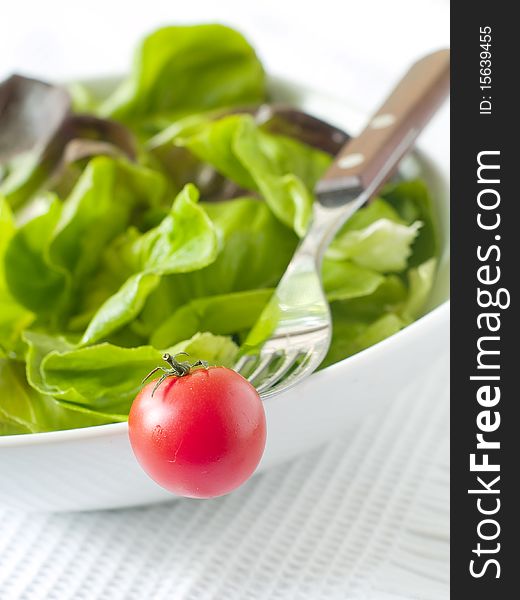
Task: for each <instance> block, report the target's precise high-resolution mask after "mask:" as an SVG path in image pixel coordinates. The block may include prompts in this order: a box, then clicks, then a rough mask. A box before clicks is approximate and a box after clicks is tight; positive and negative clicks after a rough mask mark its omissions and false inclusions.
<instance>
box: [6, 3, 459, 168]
mask: <svg viewBox="0 0 520 600" xmlns="http://www.w3.org/2000/svg"><path fill="white" fill-rule="evenodd" d="M448 9H449V3H448V0H392V1H388V0H314V1H309V0H298V1H294V0H220V1H218V0H210V1H208V0H182V1H181V0H139V1H136V0H126V1H123V0H83V1H73V0H68V1H63V0H33V1H27V0H10V1H9V2H7V1H6V2H5V4H4V7H3V9H2V14H1V16H0V77H5V76H7V75H8V74H10V73H12V72H15V71H18V72H22V73H23V74H26V75H32V76H38V77H43V78H49V79H54V80H66V79H71V78H80V77H88V76H92V75H103V74H114V73H121V72H125V71H126V70H127V69H128V68H129V65H130V62H131V56H132V49H133V47H134V45H135V42H136V40H138V39H139V38H140V37H141V36H142V35H143V34H145V33H146V32H149V31H151V30H153V29H154V28H155V27H158V26H160V25H165V24H172V23H197V22H214V21H219V22H224V23H227V24H230V25H234V26H236V27H238V28H240V29H241V30H242V32H243V33H245V34H246V35H247V37H248V38H249V39H250V40H251V41H252V43H253V44H254V45H255V47H256V48H257V49H258V52H259V54H260V56H261V58H262V59H263V60H264V62H265V64H266V67H267V69H268V70H270V71H271V72H274V73H275V74H280V75H285V76H290V77H292V78H293V79H296V80H301V81H304V82H307V83H310V84H312V85H314V86H319V87H320V88H322V89H327V90H330V91H334V92H337V93H340V94H341V96H343V97H347V98H348V99H349V101H350V102H351V103H352V105H353V106H357V107H360V108H361V109H362V110H363V111H367V112H369V111H371V110H374V109H375V108H376V105H377V104H378V103H379V101H380V99H381V98H382V97H383V95H384V94H385V93H386V92H387V91H388V90H389V89H390V87H391V85H392V84H393V83H394V82H395V80H396V79H397V78H398V77H399V76H400V74H401V73H402V72H403V71H404V70H405V69H406V67H407V66H408V65H409V64H410V62H411V61H413V60H414V59H416V58H418V57H419V56H420V55H421V54H425V53H427V52H430V51H432V50H436V49H439V48H441V47H446V46H449V14H448V13H449V10H448ZM439 123H442V125H436V127H435V130H436V131H437V132H439V134H438V135H437V136H436V140H435V143H436V145H440V144H443V141H444V144H443V153H444V152H446V153H447V151H448V144H447V109H445V110H444V114H443V115H442V116H441V117H440V118H439ZM445 165H447V161H445Z"/></svg>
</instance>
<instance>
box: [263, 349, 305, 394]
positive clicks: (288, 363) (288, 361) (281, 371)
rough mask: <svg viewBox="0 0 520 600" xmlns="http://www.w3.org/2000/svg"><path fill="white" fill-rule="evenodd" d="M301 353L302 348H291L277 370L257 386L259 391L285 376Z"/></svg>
mask: <svg viewBox="0 0 520 600" xmlns="http://www.w3.org/2000/svg"><path fill="white" fill-rule="evenodd" d="M300 355H301V351H300V350H291V351H289V352H287V353H286V355H285V357H284V359H283V361H282V363H281V364H280V365H279V367H278V368H277V369H276V371H275V372H274V373H272V374H271V375H269V377H267V378H266V379H264V381H262V383H261V384H260V385H259V386H258V387H257V388H256V389H257V390H258V393H259V394H261V393H262V391H263V390H266V389H269V387H270V386H272V385H273V384H275V383H276V382H277V381H278V380H279V379H280V378H281V377H283V376H284V375H285V374H286V373H287V371H289V369H290V368H291V367H292V366H293V365H294V363H295V362H296V360H297V359H298V357H299V356H300Z"/></svg>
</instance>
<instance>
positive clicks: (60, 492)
mask: <svg viewBox="0 0 520 600" xmlns="http://www.w3.org/2000/svg"><path fill="white" fill-rule="evenodd" d="M270 84H271V90H272V96H273V97H274V98H276V99H277V100H280V101H288V102H291V103H292V104H295V105H297V106H300V107H302V108H304V109H305V110H307V111H309V112H310V113H312V114H315V115H317V116H321V117H323V118H325V119H326V120H328V121H330V122H333V123H336V124H337V125H339V126H342V127H344V128H345V129H346V130H347V131H349V132H350V133H354V134H355V133H357V131H358V130H359V128H360V126H361V125H362V123H363V121H364V119H363V115H362V114H360V113H359V112H356V111H355V110H353V109H352V108H350V107H349V105H348V104H347V103H346V102H345V101H343V100H341V99H338V98H331V97H329V96H326V95H323V94H320V93H317V92H314V91H312V90H309V89H308V88H305V87H303V86H300V85H296V84H293V83H289V82H287V81H283V80H280V79H271V81H270ZM96 85H97V87H98V89H99V90H100V91H101V92H102V91H103V90H104V89H107V87H112V86H113V85H114V80H112V81H108V82H107V81H106V80H105V81H102V82H96ZM415 158H416V159H417V160H411V161H408V162H406V161H404V163H403V169H404V170H405V171H406V170H407V169H408V170H415V171H417V169H418V170H419V173H417V172H416V173H410V174H411V175H415V174H420V176H421V177H424V178H425V179H426V180H427V182H428V183H429V185H430V188H431V190H432V194H433V196H434V198H435V200H436V202H437V208H438V216H439V219H440V222H441V228H442V231H443V232H444V233H445V237H444V239H443V240H442V243H443V248H444V250H443V254H442V258H441V264H440V269H439V274H438V277H437V281H436V284H435V290H434V293H433V294H432V298H431V306H430V307H429V308H430V312H428V313H427V314H426V315H425V316H423V317H422V318H420V319H419V320H418V321H416V322H415V323H413V324H412V325H410V326H409V327H407V328H406V329H404V330H402V331H401V332H399V333H397V334H396V335H393V336H392V337H390V338H388V339H386V340H384V341H382V342H380V343H379V344H376V345H375V346H372V347H371V348H368V349H367V350H364V351H363V352H360V353H359V354H356V355H355V356H352V357H350V358H348V359H346V360H343V361H341V362H340V363H337V364H335V365H332V366H331V367H329V368H327V369H325V370H323V371H320V372H318V373H315V374H313V375H312V376H310V377H309V378H308V379H306V380H305V381H303V382H302V383H301V384H300V385H298V386H296V387H295V388H293V389H290V390H288V391H287V392H285V393H283V394H282V395H280V396H278V397H275V398H273V399H271V400H268V401H266V403H265V408H266V413H267V424H268V441H267V447H266V451H265V454H264V457H263V459H262V462H261V464H260V466H259V468H258V472H261V471H265V470H267V469H269V468H271V467H272V466H273V465H276V464H278V463H280V462H282V461H285V460H288V459H290V458H292V457H294V456H296V455H298V454H300V453H302V452H305V451H308V450H310V449H311V448H314V447H316V446H318V445H320V444H322V443H323V442H325V441H327V440H329V439H330V438H332V437H333V436H335V435H337V434H339V433H340V432H341V431H342V430H343V429H344V428H345V427H346V426H351V425H352V423H354V422H356V421H359V420H361V419H363V417H365V416H366V415H368V414H369V413H371V412H372V411H374V410H376V409H377V408H378V407H379V406H381V405H383V404H384V403H388V402H392V400H395V399H396V398H397V397H399V396H400V395H401V394H404V393H406V394H409V393H412V394H413V393H417V394H424V393H428V394H430V395H431V398H432V401H435V398H436V396H437V394H439V393H440V392H441V391H443V390H444V389H445V387H446V386H447V385H448V383H447V382H448V376H449V375H448V346H449V344H448V339H449V303H448V297H449V286H448V280H449V276H448V271H449V240H448V234H447V232H448V231H449V225H448V213H449V210H448V198H449V194H448V184H447V179H446V178H445V177H444V176H443V175H442V174H441V173H440V170H439V169H438V168H437V167H436V166H435V164H434V163H433V162H432V161H431V160H430V159H428V158H427V155H426V154H423V153H417V154H416V155H415ZM418 435H420V432H418ZM411 450H412V449H411ZM0 481H1V482H2V483H1V485H0V505H3V506H8V507H10V508H17V509H22V510H45V511H66V510H93V509H108V508H117V507H124V506H134V505H139V504H148V503H155V502H163V501H166V500H169V499H172V498H173V496H172V495H171V494H170V493H169V492H167V491H165V490H164V489H162V488H161V487H159V486H158V485H157V484H155V483H154V482H153V481H152V480H151V479H149V478H148V476H147V475H146V474H145V473H144V472H143V471H142V470H141V468H140V467H139V465H138V464H137V462H136V460H135V458H134V456H133V454H132V450H131V448H130V444H129V441H128V433H127V424H126V423H116V424H112V425H102V426H98V427H89V428H85V429H73V430H68V431H57V432H50V433H39V434H28V435H18V436H4V437H0Z"/></svg>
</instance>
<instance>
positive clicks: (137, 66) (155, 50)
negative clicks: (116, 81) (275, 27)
mask: <svg viewBox="0 0 520 600" xmlns="http://www.w3.org/2000/svg"><path fill="white" fill-rule="evenodd" d="M264 97H265V76H264V70H263V68H262V65H261V63H260V61H259V60H258V58H257V56H256V54H255V52H254V50H253V48H252V47H251V46H250V45H249V44H248V43H247V41H246V40H245V39H244V37H243V36H242V35H241V34H240V33H238V32H237V31H234V30H233V29H230V28H229V27H225V26H223V25H198V26H191V27H190V26H188V27H183V26H179V27H164V28H163V29H159V30H158V31H156V32H154V33H152V34H151V35H149V36H148V37H147V38H145V40H144V41H143V43H142V44H141V45H140V47H139V48H138V50H137V52H136V55H135V58H134V65H133V69H132V73H131V75H130V77H129V78H128V79H126V80H125V81H124V82H123V83H122V84H121V86H120V87H119V88H118V89H117V90H116V91H115V92H114V93H113V94H112V95H111V96H110V97H109V98H108V99H107V100H106V101H105V102H104V103H103V104H102V105H101V107H100V112H101V114H103V115H105V116H110V117H112V118H116V119H119V120H123V121H129V120H153V119H157V117H160V116H163V118H164V116H165V115H173V114H187V113H195V112H200V111H203V110H207V109H211V108H217V107H219V106H232V105H237V104H242V105H243V104H254V103H258V102H261V101H262V100H263V99H264Z"/></svg>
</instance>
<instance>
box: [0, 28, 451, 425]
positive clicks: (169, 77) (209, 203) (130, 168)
mask: <svg viewBox="0 0 520 600" xmlns="http://www.w3.org/2000/svg"><path fill="white" fill-rule="evenodd" d="M101 87H102V86H101ZM99 91H100V88H99V86H97V87H96V86H93V87H90V86H88V85H82V84H74V85H72V86H67V87H60V86H55V85H52V84H49V83H45V82H41V81H36V80H32V79H28V78H25V77H21V76H13V77H11V78H10V79H8V80H7V81H6V82H4V83H3V84H1V86H0V435H3V436H15V435H16V436H18V435H23V434H35V433H42V432H52V431H59V430H65V429H77V428H85V427H92V426H99V425H105V424H109V423H117V422H123V421H126V420H127V418H128V414H129V410H130V407H131V404H132V401H133V399H134V398H135V396H136V394H137V393H138V392H139V390H140V389H141V381H142V379H143V377H144V376H145V375H146V374H147V373H148V372H149V371H151V370H152V369H153V368H154V367H156V366H157V363H158V359H160V356H161V354H164V353H167V354H170V355H175V354H177V353H179V352H186V353H188V354H189V355H190V356H191V357H193V358H194V359H195V360H201V361H207V362H208V363H210V364H218V365H223V366H229V367H231V366H233V364H234V362H235V359H236V356H237V354H238V352H239V351H240V347H241V344H242V343H243V342H244V340H245V338H246V336H247V334H248V332H249V331H250V330H251V328H252V327H253V325H254V324H255V322H256V320H257V319H258V317H259V315H260V313H261V312H262V310H263V308H264V307H265V305H266V304H267V303H268V301H269V299H270V297H271V295H272V293H273V290H274V288H275V287H276V285H277V283H278V281H279V280H280V278H281V276H282V275H283V273H284V270H285V268H286V266H287V264H288V263H289V261H290V259H291V256H292V254H293V253H294V250H295V248H296V246H297V244H298V241H299V239H301V237H302V236H303V235H304V234H305V232H306V229H307V226H308V223H309V219H310V217H311V212H312V205H313V202H314V196H313V188H314V186H315V184H316V182H317V181H318V179H319V178H320V177H321V176H322V174H323V173H324V172H325V171H326V169H327V167H328V166H329V165H330V163H331V161H332V157H333V155H334V154H335V152H336V151H337V150H338V149H339V148H340V147H341V146H342V144H343V143H344V142H345V141H346V139H348V136H347V134H346V133H345V132H344V131H342V130H341V129H338V128H336V127H332V126H329V125H327V124H326V123H323V122H321V121H319V120H317V119H313V118H312V117H310V116H308V115H307V116H305V114H304V113H301V111H298V110H297V109H296V108H295V107H292V106H287V105H286V104H284V105H279V104H277V103H273V99H272V98H271V97H270V93H269V89H268V85H267V79H266V75H265V72H264V69H263V67H262V65H261V63H260V61H259V59H258V57H257V55H256V54H255V52H254V50H253V49H252V47H251V46H250V45H249V43H248V42H247V41H246V40H245V39H244V37H243V36H242V35H241V34H240V33H238V32H237V31H234V30H233V29H230V28H228V27H225V26H222V25H198V26H171V27H165V28H163V29H160V30H158V31H156V32H154V33H152V34H151V35H149V36H148V37H147V38H145V39H144V40H143V42H142V43H141V44H140V46H139V47H138V49H137V51H136V54H135V58H134V63H133V67H132V70H131V72H130V74H129V75H128V76H127V77H126V78H124V79H123V80H122V81H120V82H119V84H118V85H117V86H116V87H115V89H114V90H112V91H110V92H109V93H107V94H104V93H99ZM302 115H304V116H303V117H302ZM323 132H327V133H328V134H330V135H324V134H323ZM331 132H332V133H331ZM322 134H323V135H322ZM439 252H440V242H439V234H438V227H437V222H436V217H435V211H434V207H433V203H432V200H431V197H430V192H429V189H428V185H427V184H426V182H425V181H424V180H423V179H421V178H419V179H417V178H412V179H405V178H403V177H396V178H395V179H394V180H393V181H392V182H391V183H389V184H387V185H386V186H385V187H384V188H383V189H382V190H381V191H380V193H379V195H378V197H377V198H374V199H373V200H372V201H371V202H370V203H369V204H367V205H366V206H365V207H363V208H362V209H360V210H359V211H358V212H357V213H356V214H355V215H354V216H353V217H352V218H351V219H350V220H349V221H348V222H347V224H346V225H345V226H344V227H343V228H342V229H341V230H340V232H339V234H338V235H337V236H336V238H335V240H334V241H333V243H332V245H331V246H330V248H329V250H328V251H327V254H326V258H325V260H324V263H323V270H322V277H323V285H324V289H325V291H326V294H327V298H328V300H329V302H330V306H331V312H332V318H333V336H332V343H331V346H330V349H329V352H328V354H327V356H326V358H325V360H324V361H323V363H322V365H321V367H320V369H327V367H329V366H331V365H333V364H335V363H338V362H340V361H343V360H344V359H346V358H348V357H350V356H352V355H354V354H356V353H359V352H360V351H362V350H364V349H366V348H368V347H370V346H372V345H374V344H377V343H378V342H381V341H382V340H384V339H385V338H388V337H390V336H392V335H393V334H396V333H397V332H399V331H400V330H402V329H403V328H405V327H407V326H408V325H409V324H411V323H412V322H413V321H415V320H416V319H417V318H418V317H420V316H421V315H422V314H423V313H424V310H425V306H426V303H427V300H428V297H429V295H430V292H431V289H432V286H433V284H434V280H435V277H436V269H437V263H438V257H439Z"/></svg>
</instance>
